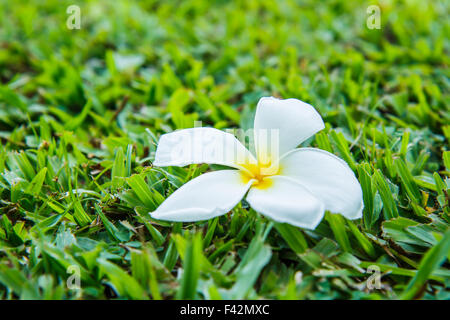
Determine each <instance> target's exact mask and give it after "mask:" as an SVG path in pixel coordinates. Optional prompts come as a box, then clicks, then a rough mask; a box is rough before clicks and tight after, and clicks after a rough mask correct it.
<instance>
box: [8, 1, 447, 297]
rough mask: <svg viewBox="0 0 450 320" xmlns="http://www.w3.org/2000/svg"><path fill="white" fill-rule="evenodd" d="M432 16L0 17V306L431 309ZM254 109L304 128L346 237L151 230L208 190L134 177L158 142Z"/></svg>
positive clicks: (439, 94) (440, 60) (227, 221)
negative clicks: (351, 174)
mask: <svg viewBox="0 0 450 320" xmlns="http://www.w3.org/2000/svg"><path fill="white" fill-rule="evenodd" d="M70 5H78V6H79V8H80V11H81V28H80V29H73V30H70V29H68V28H67V26H66V22H67V19H68V18H69V16H70V14H68V13H67V12H66V10H67V7H68V6H70ZM369 5H378V6H379V7H380V9H381V28H380V29H369V28H368V27H367V26H366V21H367V18H368V17H369V14H367V12H366V10H367V7H368V6H369ZM449 7H450V5H449V3H448V2H447V1H379V2H377V1H373V2H372V1H371V2H366V1H334V0H330V1H320V2H318V1H255V0H248V1H233V2H229V1H183V2H179V1H145V2H144V1H59V0H58V1H56V0H49V1H45V2H44V1H37V0H36V1H7V0H0V139H1V149H0V298H3V299H17V298H29V299H44V298H45V299H105V298H129V299H142V298H152V299H161V298H163V299H173V298H195V299H221V298H222V299H242V298H249V299H258V298H271V299H336V298H340V299H398V298H404V299H411V298H424V299H436V298H437V299H448V298H449V297H450V296H449V293H448V290H446V289H448V285H449V283H450V282H449V279H450V271H449V269H448V266H449V261H448V259H449V251H450V233H449V196H448V189H449V185H450V183H449V180H448V176H449V171H450V152H449V151H448V145H449V140H450V110H449V107H448V106H449V87H450V82H449V71H448V63H449V40H448V39H449V31H450V29H449V27H450V24H449V22H448V21H449V20H448V16H449V13H450V12H449V11H450V10H449ZM267 95H273V96H277V97H282V98H298V99H301V100H303V101H306V102H308V103H310V104H312V105H313V106H315V107H316V108H317V110H318V111H319V112H320V114H321V115H322V117H323V118H324V120H325V122H326V123H327V127H326V129H325V130H324V131H323V132H321V133H320V134H318V135H316V136H315V138H314V139H311V140H310V141H308V142H307V145H308V144H309V145H311V146H314V147H320V148H322V149H325V150H328V151H331V152H333V153H335V154H337V155H339V156H341V157H342V158H344V159H345V160H346V161H347V162H348V163H349V165H350V166H351V168H352V169H353V170H354V171H355V173H356V174H357V176H358V178H359V180H360V182H361V185H362V187H363V191H364V202H365V210H364V217H363V219H362V220H357V221H346V220H345V219H344V218H342V217H341V216H339V215H327V217H326V219H324V221H322V223H321V224H320V225H319V227H318V228H317V229H316V230H314V231H305V230H300V229H297V228H292V227H290V226H287V225H281V224H276V223H273V222H270V221H268V220H267V219H265V218H263V217H262V216H260V215H258V214H256V213H255V212H254V211H253V210H251V209H250V208H248V206H247V205H246V203H245V202H243V203H242V204H240V205H239V206H238V207H237V208H235V209H234V210H233V211H232V212H231V213H230V214H228V215H225V216H223V217H219V218H216V219H213V220H211V221H205V222H199V223H186V224H181V223H161V222H156V221H154V220H152V219H151V218H150V217H149V216H148V212H149V211H153V210H154V209H155V208H156V207H157V206H158V205H159V204H160V203H161V202H162V201H163V200H164V199H165V198H166V197H167V196H168V195H169V194H170V193H171V192H173V190H175V189H176V188H177V187H179V186H180V185H182V184H183V183H185V182H186V181H188V180H190V179H192V178H193V177H195V176H197V175H199V174H201V173H202V172H204V171H206V170H208V166H207V165H201V166H200V165H198V166H197V165H192V166H190V167H186V168H167V169H162V168H153V167H152V160H153V155H154V151H155V147H156V142H157V140H158V136H159V135H160V134H162V133H165V132H170V131H172V130H175V129H178V128H186V127H192V126H193V125H194V121H202V123H203V125H207V126H214V127H216V128H219V129H224V128H238V127H241V128H249V127H252V121H253V114H254V110H255V106H256V103H257V101H258V100H259V98H260V97H261V96H267ZM370 266H371V267H370ZM369 267H370V268H372V269H374V268H375V269H376V270H379V271H380V272H381V274H382V275H383V277H382V278H381V286H380V287H379V288H376V289H373V290H369V288H367V279H369V277H370V276H371V275H372V274H370V273H368V272H367V268H369ZM68 268H69V269H68ZM68 270H72V271H69V272H68ZM73 270H75V271H73ZM78 271H79V275H80V277H81V289H79V290H78V289H76V288H75V289H74V288H73V287H72V286H68V285H67V281H68V280H69V283H72V284H73V279H74V278H73V277H72V278H71V276H73V275H75V276H76V275H77V274H78ZM180 271H182V272H180ZM73 272H75V273H73ZM72 273H73V274H72ZM75 283H76V282H75Z"/></svg>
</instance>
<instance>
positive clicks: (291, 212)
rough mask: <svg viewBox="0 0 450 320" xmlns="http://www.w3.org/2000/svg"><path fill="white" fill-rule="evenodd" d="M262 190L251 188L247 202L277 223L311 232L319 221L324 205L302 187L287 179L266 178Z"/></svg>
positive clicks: (278, 177) (277, 177)
mask: <svg viewBox="0 0 450 320" xmlns="http://www.w3.org/2000/svg"><path fill="white" fill-rule="evenodd" d="M267 182H269V185H268V186H266V187H265V188H258V187H257V186H255V187H253V188H251V189H250V191H249V193H248V195H247V199H246V200H247V201H248V203H249V204H250V205H251V206H252V208H253V209H254V210H256V211H257V212H259V213H261V214H263V215H265V216H267V217H269V218H271V219H273V220H275V221H278V222H286V223H289V224H292V225H294V226H297V227H302V228H307V229H314V228H315V227H316V226H317V225H318V224H319V222H320V220H322V218H323V215H324V211H325V209H324V205H323V203H322V202H321V201H319V200H318V199H317V198H316V197H314V196H313V195H312V194H311V193H310V192H309V191H308V190H307V189H306V188H305V187H303V186H302V185H300V184H299V183H297V182H296V181H294V180H291V179H289V178H286V177H281V176H273V177H270V178H266V181H265V183H267Z"/></svg>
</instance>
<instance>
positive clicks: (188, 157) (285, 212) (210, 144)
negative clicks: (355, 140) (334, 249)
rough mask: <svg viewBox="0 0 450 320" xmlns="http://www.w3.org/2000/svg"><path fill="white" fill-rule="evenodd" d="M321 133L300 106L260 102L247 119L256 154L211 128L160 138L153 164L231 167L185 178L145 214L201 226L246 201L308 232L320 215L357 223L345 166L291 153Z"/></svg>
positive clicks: (315, 154)
mask: <svg viewBox="0 0 450 320" xmlns="http://www.w3.org/2000/svg"><path fill="white" fill-rule="evenodd" d="M324 127H325V125H324V123H323V120H322V118H321V117H320V115H319V113H318V112H317V111H316V110H315V109H314V108H313V107H312V106H311V105H309V104H307V103H304V102H302V101H300V100H297V99H286V100H281V99H276V98H273V97H263V98H261V99H260V100H259V102H258V105H257V108H256V114H255V119H254V130H253V133H254V149H255V152H254V153H255V154H253V153H252V152H250V151H249V150H247V149H246V148H245V147H244V145H242V144H241V142H239V140H238V139H237V138H236V137H235V136H234V135H233V134H231V133H227V132H224V131H220V130H218V129H214V128H190V129H183V130H178V131H174V132H171V133H168V134H164V135H162V136H161V138H160V141H159V143H158V147H157V150H156V156H155V161H154V165H156V166H160V167H166V166H185V165H188V164H198V163H209V164H220V165H224V166H228V167H230V168H233V169H228V170H218V171H212V172H207V173H204V174H202V175H200V176H198V177H196V178H194V179H192V180H190V181H189V182H187V183H185V184H184V185H183V186H181V187H180V188H179V189H178V190H176V191H175V192H173V193H172V194H171V195H170V196H169V197H168V198H167V199H166V200H165V201H164V202H163V203H162V204H161V205H160V206H159V207H158V208H157V210H156V211H154V212H152V213H150V215H151V216H152V217H153V218H155V219H159V220H167V221H184V222H190V221H199V220H207V219H211V218H214V217H217V216H220V215H223V214H225V213H227V212H229V211H230V210H231V209H233V207H234V206H236V204H238V203H239V202H240V201H241V200H242V199H243V198H244V197H245V198H246V201H247V202H248V203H249V204H250V206H251V207H252V208H253V209H254V210H255V211H257V212H259V213H261V214H263V215H265V216H267V217H268V218H270V219H272V220H274V221H277V222H284V223H289V224H291V225H294V226H298V227H302V228H307V229H314V228H315V227H316V226H317V225H318V224H319V222H320V221H321V220H322V218H323V216H324V213H325V211H326V210H328V211H330V212H332V213H340V214H342V215H343V216H345V217H346V218H348V219H357V218H360V217H361V215H362V209H363V201H362V191H361V186H360V184H359V182H358V180H357V179H356V177H355V175H354V173H353V171H352V170H351V169H350V168H349V166H348V165H347V163H346V162H345V161H343V160H341V159H340V158H338V157H337V156H335V155H333V154H331V153H329V152H327V151H324V150H320V149H315V148H296V147H297V146H298V145H299V144H300V143H302V142H303V141H305V140H306V139H308V138H310V137H311V136H312V135H314V134H315V133H317V132H318V131H320V130H322V129H323V128H324Z"/></svg>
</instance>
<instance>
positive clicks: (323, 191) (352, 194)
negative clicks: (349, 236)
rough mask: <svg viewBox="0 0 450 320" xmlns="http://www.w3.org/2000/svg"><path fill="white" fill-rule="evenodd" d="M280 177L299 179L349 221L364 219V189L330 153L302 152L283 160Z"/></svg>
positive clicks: (305, 149)
mask: <svg viewBox="0 0 450 320" xmlns="http://www.w3.org/2000/svg"><path fill="white" fill-rule="evenodd" d="M280 168H281V169H280V175H282V176H287V177H290V178H293V179H296V180H297V181H298V182H299V183H301V184H302V185H303V186H304V187H305V188H307V189H308V190H309V191H311V193H312V194H314V196H316V197H317V198H318V199H320V200H321V201H322V202H323V203H324V204H325V209H326V210H329V211H331V212H333V213H340V214H342V215H343V216H345V217H346V218H348V219H357V218H361V215H362V209H363V200H362V190H361V185H360V184H359V182H358V179H356V177H355V174H354V173H353V171H352V170H351V169H350V168H349V166H348V165H347V163H346V162H345V161H344V160H342V159H340V158H338V157H336V156H335V155H334V154H331V153H329V152H327V151H324V150H320V149H314V148H300V149H296V150H293V151H292V152H290V153H288V154H287V155H286V156H285V157H283V158H282V159H281V160H280Z"/></svg>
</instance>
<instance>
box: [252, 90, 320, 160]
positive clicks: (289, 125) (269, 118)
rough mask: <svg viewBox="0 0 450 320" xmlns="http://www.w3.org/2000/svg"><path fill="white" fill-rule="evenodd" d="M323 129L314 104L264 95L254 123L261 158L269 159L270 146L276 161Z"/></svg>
mask: <svg viewBox="0 0 450 320" xmlns="http://www.w3.org/2000/svg"><path fill="white" fill-rule="evenodd" d="M323 128H325V125H324V123H323V120H322V118H321V117H320V115H319V113H318V112H317V111H316V109H314V107H313V106H311V105H309V104H307V103H305V102H302V101H300V100H297V99H285V100H282V99H276V98H274V97H263V98H261V99H260V100H259V102H258V105H257V106H256V114H255V123H254V129H255V132H254V136H255V147H256V154H257V156H258V160H260V161H261V159H263V158H265V154H264V153H265V152H266V151H265V149H266V148H267V150H268V152H269V153H270V154H271V155H270V156H269V157H271V158H272V161H273V160H274V159H278V158H279V157H280V156H282V155H283V154H285V153H286V152H288V151H290V150H292V149H294V148H295V147H297V146H298V145H299V144H300V143H302V142H303V141H305V140H306V139H308V138H309V137H311V136H312V135H314V134H315V133H317V132H318V131H320V130H322V129H323ZM269 160H270V159H269ZM262 161H264V160H262Z"/></svg>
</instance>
